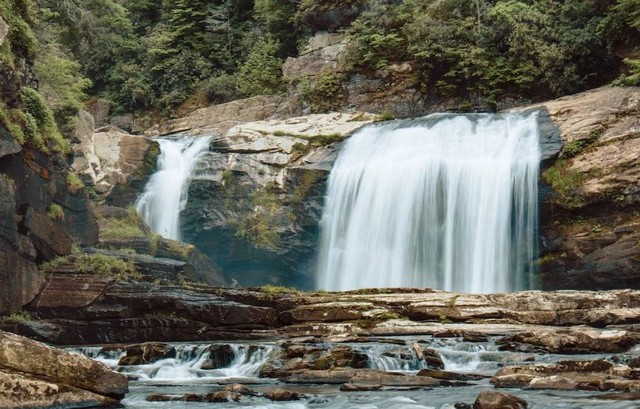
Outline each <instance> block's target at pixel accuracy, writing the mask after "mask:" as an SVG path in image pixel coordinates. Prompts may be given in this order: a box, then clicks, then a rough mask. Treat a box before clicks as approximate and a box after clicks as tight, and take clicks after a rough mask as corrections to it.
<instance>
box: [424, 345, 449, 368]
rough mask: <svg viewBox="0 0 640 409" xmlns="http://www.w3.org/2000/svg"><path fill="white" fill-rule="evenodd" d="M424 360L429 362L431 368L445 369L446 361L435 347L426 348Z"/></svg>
mask: <svg viewBox="0 0 640 409" xmlns="http://www.w3.org/2000/svg"><path fill="white" fill-rule="evenodd" d="M424 360H425V361H426V362H427V366H429V368H435V369H444V361H442V357H441V356H440V354H439V353H438V351H436V350H435V349H433V348H427V349H425V350H424Z"/></svg>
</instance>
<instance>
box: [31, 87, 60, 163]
mask: <svg viewBox="0 0 640 409" xmlns="http://www.w3.org/2000/svg"><path fill="white" fill-rule="evenodd" d="M20 92H21V95H22V102H23V103H24V108H25V110H26V115H27V116H26V118H27V120H26V123H27V124H28V125H25V127H24V129H28V132H27V133H26V135H29V136H30V137H31V140H33V141H34V142H35V145H36V147H38V148H39V149H41V150H44V151H46V150H47V147H46V142H45V141H47V140H50V141H52V142H53V147H54V150H56V151H58V152H64V153H68V152H69V151H70V150H71V147H70V146H69V142H67V141H66V140H65V139H64V137H63V136H62V134H61V133H60V131H59V130H58V126H57V124H56V122H55V120H54V118H53V113H52V112H51V109H49V107H48V106H47V104H46V102H45V101H44V98H43V97H42V96H41V95H40V94H39V93H38V91H36V90H35V89H33V88H29V87H22V89H21V91H20ZM29 116H30V117H31V118H29ZM34 125H35V127H36V129H33V128H34Z"/></svg>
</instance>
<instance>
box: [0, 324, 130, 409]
mask: <svg viewBox="0 0 640 409" xmlns="http://www.w3.org/2000/svg"><path fill="white" fill-rule="evenodd" d="M0 379H2V380H3V383H4V382H5V381H6V382H7V383H8V384H10V385H13V387H14V388H15V389H14V390H15V391H17V393H16V394H15V395H14V394H9V395H7V394H5V393H6V392H5V391H8V390H12V389H11V388H9V389H7V388H2V391H0V402H3V401H4V402H11V404H9V405H4V404H3V405H2V407H26V406H29V405H33V406H29V407H49V406H48V405H51V404H52V403H58V402H59V401H58V400H57V399H60V401H63V402H64V401H67V402H70V403H77V402H95V404H97V405H100V404H106V403H113V400H114V399H122V398H123V397H124V394H125V393H126V392H127V391H128V381H127V378H126V376H124V375H122V374H118V373H116V372H112V371H111V370H109V368H107V367H106V366H105V365H104V364H101V363H99V362H96V361H93V360H91V359H89V358H86V357H84V356H81V355H77V354H71V353H68V352H65V351H62V350H59V349H56V348H51V347H49V346H47V345H45V344H41V343H39V342H36V341H32V340H30V339H27V338H23V337H20V336H17V335H15V334H11V333H7V332H0Z"/></svg>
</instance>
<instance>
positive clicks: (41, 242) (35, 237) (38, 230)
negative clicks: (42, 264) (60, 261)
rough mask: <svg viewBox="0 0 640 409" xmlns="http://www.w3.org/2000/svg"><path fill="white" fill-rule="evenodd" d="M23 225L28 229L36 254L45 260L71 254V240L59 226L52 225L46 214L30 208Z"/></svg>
mask: <svg viewBox="0 0 640 409" xmlns="http://www.w3.org/2000/svg"><path fill="white" fill-rule="evenodd" d="M24 225H25V227H26V228H27V229H29V233H28V236H29V238H30V239H31V241H32V242H33V244H34V246H35V247H36V250H37V251H38V254H40V255H41V256H42V257H43V258H44V259H45V260H51V259H53V258H54V257H56V256H64V255H67V254H69V253H71V238H69V235H68V234H67V232H66V231H65V230H64V228H63V227H62V226H61V225H59V224H56V223H53V222H52V221H51V219H50V218H49V217H48V216H47V215H46V214H44V213H42V212H40V211H38V210H37V209H34V208H33V207H30V208H29V209H28V210H27V214H26V215H25V218H24Z"/></svg>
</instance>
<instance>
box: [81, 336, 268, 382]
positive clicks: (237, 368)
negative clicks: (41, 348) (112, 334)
mask: <svg viewBox="0 0 640 409" xmlns="http://www.w3.org/2000/svg"><path fill="white" fill-rule="evenodd" d="M229 346H230V347H231V350H232V351H233V356H234V359H233V361H231V363H229V366H228V367H225V368H217V369H203V367H204V364H205V363H207V362H208V361H209V360H210V353H211V344H198V345H189V344H179V345H175V348H176V357H175V358H166V359H160V360H158V361H156V362H154V363H151V364H143V365H131V366H119V365H118V361H119V359H120V357H121V356H123V355H124V350H122V349H112V350H104V349H102V348H101V347H83V348H76V349H69V351H71V352H75V353H78V354H81V355H85V356H88V357H89V358H92V359H95V360H97V361H100V362H102V363H104V364H106V365H107V366H109V367H110V368H112V369H113V370H117V371H118V372H122V373H125V374H127V375H129V376H131V377H132V378H134V379H137V380H139V381H150V382H156V381H160V382H165V381H171V382H185V381H194V380H199V381H207V380H215V379H227V378H257V377H258V376H259V373H260V368H262V366H263V365H264V364H265V363H266V362H267V361H268V360H269V359H270V358H271V356H272V355H273V352H274V350H275V347H274V346H273V345H242V344H230V345H229Z"/></svg>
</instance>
